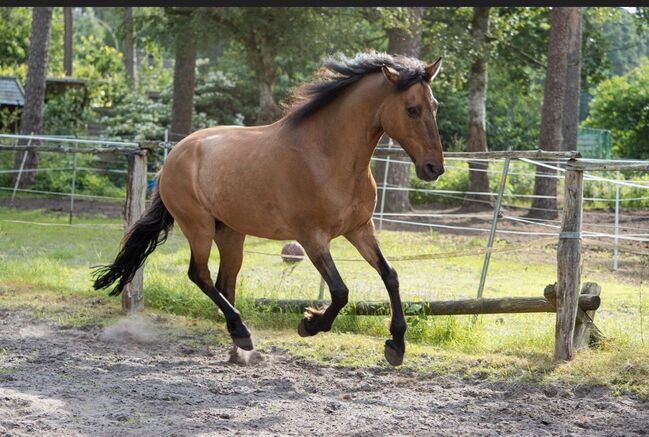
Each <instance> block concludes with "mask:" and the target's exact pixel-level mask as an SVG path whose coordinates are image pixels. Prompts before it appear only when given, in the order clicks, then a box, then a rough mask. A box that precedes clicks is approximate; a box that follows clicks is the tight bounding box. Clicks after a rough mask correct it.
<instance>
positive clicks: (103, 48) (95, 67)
mask: <svg viewBox="0 0 649 437" xmlns="http://www.w3.org/2000/svg"><path fill="white" fill-rule="evenodd" d="M78 46H79V49H78V50H79V54H80V55H79V56H78V57H77V59H76V61H77V62H76V63H75V66H74V70H75V75H76V76H78V77H82V78H84V79H87V80H88V89H89V92H90V100H91V102H92V104H93V105H94V106H112V105H113V104H114V103H115V102H116V101H119V99H120V98H122V96H123V95H125V94H126V93H127V92H128V88H127V85H126V79H125V76H124V67H123V64H122V54H121V53H120V52H119V51H117V50H116V49H114V48H113V47H110V46H107V45H104V44H103V43H102V42H101V41H100V40H99V39H98V38H97V37H95V36H93V35H88V36H83V35H81V36H80V37H79V40H78Z"/></svg>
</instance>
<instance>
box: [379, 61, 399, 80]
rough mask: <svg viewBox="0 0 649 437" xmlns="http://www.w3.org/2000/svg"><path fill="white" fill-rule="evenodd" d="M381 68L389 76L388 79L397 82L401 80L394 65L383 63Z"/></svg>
mask: <svg viewBox="0 0 649 437" xmlns="http://www.w3.org/2000/svg"><path fill="white" fill-rule="evenodd" d="M381 70H383V74H384V75H385V77H387V78H388V80H389V81H390V82H392V83H397V82H398V81H399V72H398V71H397V70H395V69H394V68H392V67H388V66H387V65H385V64H384V65H383V66H382V67H381Z"/></svg>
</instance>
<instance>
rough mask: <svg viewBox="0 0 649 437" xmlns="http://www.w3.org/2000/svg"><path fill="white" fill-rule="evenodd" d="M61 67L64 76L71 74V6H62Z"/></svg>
mask: <svg viewBox="0 0 649 437" xmlns="http://www.w3.org/2000/svg"><path fill="white" fill-rule="evenodd" d="M63 20H64V30H63V69H64V71H65V75H66V76H72V56H73V53H74V52H73V43H72V41H73V39H72V36H73V26H74V24H73V23H74V21H73V18H72V8H71V7H69V6H66V7H64V8H63Z"/></svg>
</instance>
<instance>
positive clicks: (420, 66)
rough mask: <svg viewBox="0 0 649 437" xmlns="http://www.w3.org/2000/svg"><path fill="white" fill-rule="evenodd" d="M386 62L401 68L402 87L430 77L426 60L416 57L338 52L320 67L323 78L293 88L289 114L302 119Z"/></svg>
mask: <svg viewBox="0 0 649 437" xmlns="http://www.w3.org/2000/svg"><path fill="white" fill-rule="evenodd" d="M383 65H385V66H388V67H392V68H394V69H395V70H397V71H398V72H399V81H398V82H397V83H396V86H397V88H398V89H399V90H405V89H407V88H409V87H410V86H412V85H414V84H415V83H419V82H423V81H428V80H429V79H430V78H429V77H428V74H427V73H426V70H425V69H424V67H425V66H426V64H424V63H423V62H422V61H420V60H418V59H415V58H410V57H407V56H393V55H389V54H387V53H377V52H366V53H359V54H357V55H356V56H354V57H353V58H348V57H346V56H345V55H338V56H337V57H332V58H328V59H326V60H325V61H324V62H323V64H322V66H321V67H320V69H319V70H317V73H316V75H317V76H318V77H319V78H320V79H321V80H319V81H317V82H311V83H307V84H305V85H302V86H300V87H299V88H297V89H296V90H295V91H294V92H293V94H292V96H291V97H292V98H291V101H292V104H291V105H290V106H289V107H288V111H289V112H288V113H287V115H286V118H287V119H288V120H289V121H291V122H293V123H299V122H300V121H302V120H304V119H305V118H307V117H309V116H310V115H312V114H314V113H315V112H317V111H318V110H320V109H321V108H323V107H325V106H326V105H327V104H329V103H330V102H332V101H333V100H334V99H336V97H338V96H340V95H341V94H342V93H343V91H345V90H346V89H347V88H349V86H350V85H352V84H354V83H356V82H358V81H359V80H361V79H362V78H363V77H365V76H366V75H367V74H370V73H374V72H377V71H380V70H381V67H382V66H383Z"/></svg>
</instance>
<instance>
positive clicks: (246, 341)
mask: <svg viewBox="0 0 649 437" xmlns="http://www.w3.org/2000/svg"><path fill="white" fill-rule="evenodd" d="M232 343H234V345H235V346H237V347H240V348H241V349H243V350H244V351H251V350H253V349H254V348H255V346H254V345H253V344H252V337H232Z"/></svg>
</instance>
